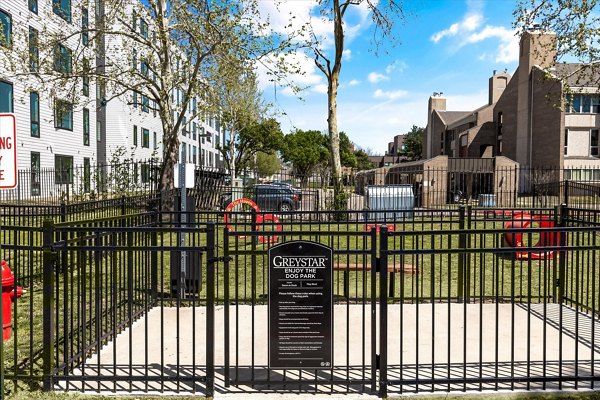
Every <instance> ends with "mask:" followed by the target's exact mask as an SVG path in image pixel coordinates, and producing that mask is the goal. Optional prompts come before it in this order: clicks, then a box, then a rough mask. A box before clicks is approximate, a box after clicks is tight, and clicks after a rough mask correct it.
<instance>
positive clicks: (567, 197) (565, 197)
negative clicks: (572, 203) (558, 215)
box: [561, 179, 570, 207]
mask: <svg viewBox="0 0 600 400" xmlns="http://www.w3.org/2000/svg"><path fill="white" fill-rule="evenodd" d="M569 189H570V185H569V180H568V179H565V193H564V199H563V204H561V206H565V207H568V206H569Z"/></svg>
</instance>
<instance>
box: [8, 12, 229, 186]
mask: <svg viewBox="0 0 600 400" xmlns="http://www.w3.org/2000/svg"><path fill="white" fill-rule="evenodd" d="M135 9H140V7H136V8H135ZM135 9H134V5H133V3H132V4H130V5H129V8H128V9H127V13H129V15H130V17H131V21H132V24H133V25H134V26H135V32H136V33H137V34H139V35H151V34H152V23H151V20H150V18H148V17H144V16H143V14H136V11H135ZM103 12H106V10H104V9H103V2H101V1H100V2H98V1H84V2H77V5H76V6H75V2H73V3H72V2H71V1H70V0H11V1H1V2H0V30H1V35H0V46H3V47H4V49H3V51H1V52H0V112H8V113H14V114H15V115H16V118H17V145H18V168H19V169H30V170H31V171H32V172H31V175H30V179H29V181H27V182H19V185H21V186H27V187H26V188H25V187H22V188H20V189H18V190H20V192H21V193H19V196H20V197H23V196H37V195H39V194H40V190H39V187H40V184H41V182H40V181H39V177H40V176H41V175H42V172H43V171H44V170H45V169H53V170H55V173H54V174H53V177H52V180H53V182H46V184H54V185H62V184H69V183H72V182H73V178H74V177H73V170H74V167H75V166H81V167H82V168H83V170H84V171H89V170H90V169H92V168H93V167H94V166H95V165H98V164H105V163H110V162H111V161H112V159H114V158H115V156H116V155H118V154H124V157H127V158H132V159H134V160H147V159H150V158H155V159H161V158H162V150H163V148H162V136H163V132H162V124H161V120H160V118H159V117H158V113H157V111H156V105H155V104H153V103H152V102H151V101H150V100H149V99H148V98H145V97H144V96H141V95H139V94H138V93H134V92H131V91H130V92H124V93H122V94H120V95H118V96H115V93H114V92H111V90H114V88H112V89H111V88H110V87H102V85H96V84H95V82H94V80H93V79H89V78H88V79H86V78H85V77H80V78H74V77H69V75H70V73H71V68H72V67H73V64H74V63H75V62H76V61H77V62H79V63H81V62H83V63H89V64H91V67H92V68H93V67H94V65H95V66H96V67H97V66H106V65H112V66H113V68H115V66H116V67H118V66H121V65H123V64H122V63H132V62H133V63H134V65H135V68H136V69H139V71H140V72H141V73H143V72H144V68H145V66H144V61H143V58H142V57H137V58H136V57H135V55H134V54H124V50H123V49H126V48H127V47H126V46H123V47H122V49H121V50H120V51H117V52H115V51H114V50H115V48H118V47H119V45H123V43H118V42H115V39H114V38H110V39H108V40H105V39H104V38H103V39H102V40H96V41H92V39H91V36H90V35H89V34H88V33H87V29H89V28H91V27H93V25H94V22H95V20H96V17H97V16H98V14H99V13H103ZM57 32H60V33H63V34H64V33H67V34H68V33H70V32H73V35H65V36H68V39H66V40H65V42H64V43H58V44H57V45H56V47H55V48H54V49H44V48H39V47H40V46H39V44H38V42H41V40H39V38H41V37H44V36H47V35H52V34H53V33H57ZM92 46H102V48H103V51H98V52H94V51H93V49H92ZM75 57H84V59H77V60H75ZM24 58H27V59H24ZM15 63H27V66H26V68H28V69H29V71H30V72H36V69H37V68H40V67H41V66H42V67H50V68H52V69H53V71H54V72H56V73H57V74H64V76H65V82H68V83H65V85H68V86H69V87H68V88H67V87H65V90H64V91H61V90H54V89H50V88H45V87H43V86H41V85H40V83H39V82H37V81H36V78H35V76H34V75H31V76H23V75H22V74H21V75H17V74H15V73H14V71H15V70H14V69H11V67H13V66H14V64H15ZM44 63H46V64H44ZM48 63H50V64H48ZM111 63H112V64H111ZM84 65H85V64H84ZM146 68H147V66H146ZM17 76H18V78H17ZM66 93H69V94H70V95H69V96H66ZM172 95H173V99H174V101H175V104H176V106H177V107H180V106H181V104H182V103H183V93H181V90H177V89H175V90H173V93H172ZM198 101H199V100H198V99H192V100H191V101H190V102H189V107H188V110H187V112H186V117H185V120H184V124H183V126H182V129H181V132H180V140H181V150H180V155H181V154H182V153H183V148H184V146H185V148H186V152H185V153H186V161H187V162H191V163H195V164H197V165H204V166H210V167H222V166H223V159H222V157H221V156H220V154H219V152H218V151H217V146H218V145H221V146H222V145H223V144H224V142H225V132H224V130H223V129H221V127H220V126H219V122H218V119H217V118H216V117H215V116H210V115H202V118H200V117H195V118H193V117H192V115H196V114H198V113H197V108H198V107H199V105H198ZM140 179H143V176H141V175H140Z"/></svg>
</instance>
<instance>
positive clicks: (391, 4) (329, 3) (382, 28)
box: [311, 0, 404, 209]
mask: <svg viewBox="0 0 600 400" xmlns="http://www.w3.org/2000/svg"><path fill="white" fill-rule="evenodd" d="M317 1H318V4H319V7H320V16H321V17H325V18H329V20H331V21H332V22H333V42H334V49H333V54H327V50H326V49H325V47H324V45H323V41H322V40H318V38H317V36H316V34H315V32H314V30H313V39H314V40H313V43H312V44H311V48H312V51H313V54H314V60H315V64H316V66H317V68H319V70H320V71H321V72H322V73H323V74H324V75H325V77H326V78H327V129H328V133H329V141H330V145H329V147H330V149H331V168H332V174H333V179H334V192H335V197H336V199H337V198H340V199H341V198H342V197H343V196H339V194H340V193H341V191H342V190H343V189H342V181H341V176H342V162H341V156H340V135H339V132H338V125H337V93H338V88H339V83H340V73H341V70H342V55H343V52H344V41H345V32H344V26H345V22H344V17H346V13H347V12H348V10H349V9H351V8H354V7H364V8H366V9H367V10H368V11H369V13H370V15H371V19H372V21H373V25H372V29H373V30H374V36H373V38H374V41H375V44H376V47H377V48H379V45H380V44H382V43H384V41H385V42H387V43H390V42H393V38H391V36H393V28H394V25H395V23H396V22H397V20H398V19H399V20H400V21H403V20H404V11H403V8H402V6H401V4H400V3H399V2H398V1H396V0H388V1H385V2H380V1H378V0H317ZM344 206H345V201H340V202H339V204H338V202H336V204H335V208H336V209H341V208H342V207H344Z"/></svg>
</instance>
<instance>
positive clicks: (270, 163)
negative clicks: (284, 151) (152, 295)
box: [254, 151, 281, 178]
mask: <svg viewBox="0 0 600 400" xmlns="http://www.w3.org/2000/svg"><path fill="white" fill-rule="evenodd" d="M254 168H255V171H256V173H257V174H258V176H259V177H261V178H265V177H267V176H270V175H273V174H276V173H277V172H279V171H280V170H281V161H280V160H279V157H277V154H276V153H275V152H271V153H265V152H262V151H259V152H258V153H256V161H255V164H254Z"/></svg>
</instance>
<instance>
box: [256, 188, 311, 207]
mask: <svg viewBox="0 0 600 400" xmlns="http://www.w3.org/2000/svg"><path fill="white" fill-rule="evenodd" d="M250 196H251V197H252V200H254V202H255V203H256V204H257V205H258V207H260V209H261V210H265V211H272V210H277V211H293V210H297V209H298V208H300V196H299V195H298V193H297V192H296V191H295V190H294V189H293V188H290V187H286V186H279V185H269V184H259V185H254V186H253V187H252V188H251V192H250Z"/></svg>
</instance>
